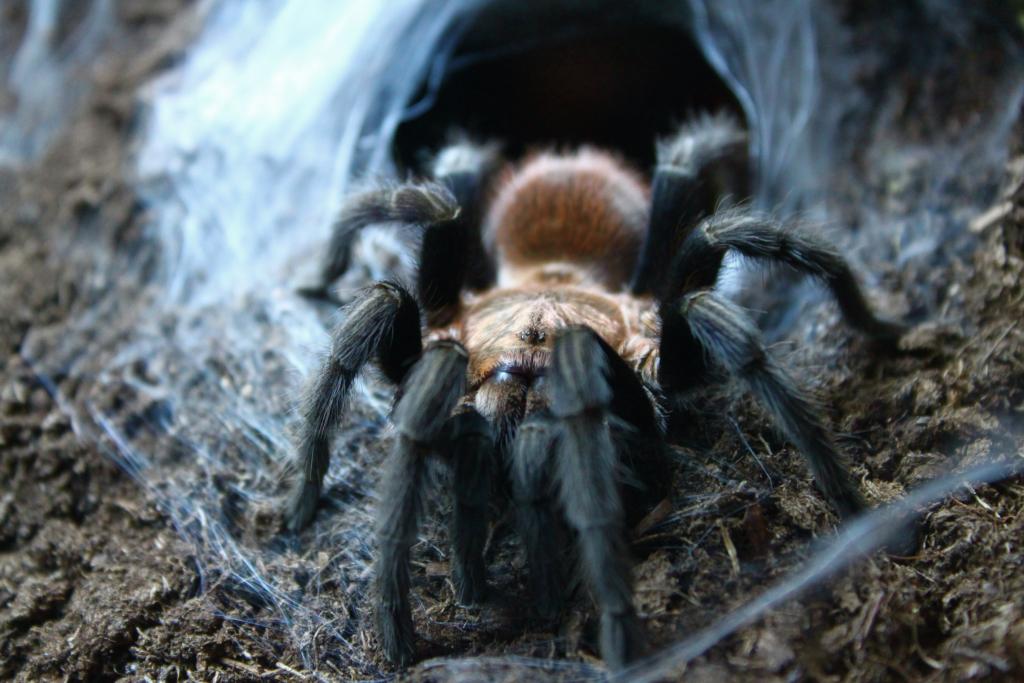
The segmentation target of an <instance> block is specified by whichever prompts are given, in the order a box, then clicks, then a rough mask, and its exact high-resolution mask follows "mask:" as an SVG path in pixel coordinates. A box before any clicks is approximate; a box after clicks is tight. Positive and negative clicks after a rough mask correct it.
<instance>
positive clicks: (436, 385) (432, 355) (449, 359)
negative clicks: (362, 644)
mask: <svg viewBox="0 0 1024 683" xmlns="http://www.w3.org/2000/svg"><path fill="white" fill-rule="evenodd" d="M467 361H468V355H467V353H466V350H465V349H464V348H462V346H461V345H460V344H458V343H456V342H452V341H439V342H433V343H431V344H429V345H427V347H426V348H425V349H424V350H423V354H422V355H421V356H420V359H419V360H418V361H416V364H415V365H414V366H413V367H412V369H411V370H410V371H409V374H408V376H407V377H406V379H405V381H404V382H403V383H402V387H401V398H400V399H399V400H398V403H397V404H396V405H395V410H394V413H393V415H392V422H393V423H394V425H395V441H394V446H393V449H392V451H391V455H390V457H389V458H388V460H387V463H386V465H385V468H384V474H383V480H382V482H381V488H380V502H379V505H378V511H377V514H378V517H377V545H378V547H379V550H380V557H379V558H378V560H377V565H376V572H375V578H376V584H377V591H378V594H379V596H380V604H379V606H378V609H377V632H378V634H379V636H380V640H381V647H382V648H383V649H384V653H385V654H386V655H387V657H388V659H390V660H391V661H392V662H395V663H397V664H401V665H403V666H404V665H406V664H409V663H410V662H411V661H412V659H413V655H414V639H415V634H414V632H413V626H412V613H411V611H410V607H409V549H410V548H411V547H412V545H413V543H414V542H415V540H416V529H417V523H418V519H419V516H420V513H421V511H422V503H423V498H424V496H425V494H426V492H427V491H426V488H427V486H426V485H427V483H428V482H427V476H426V473H427V458H428V456H429V455H430V453H431V452H433V451H435V450H437V449H438V448H439V446H443V444H441V443H440V442H441V441H442V439H440V438H439V437H442V436H443V431H444V427H445V425H446V423H447V419H448V416H449V415H451V413H452V410H453V409H454V408H455V406H456V404H457V403H458V400H459V398H460V397H461V396H462V394H463V392H464V391H465V387H466V364H467Z"/></svg>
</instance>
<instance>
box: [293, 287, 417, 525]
mask: <svg viewBox="0 0 1024 683" xmlns="http://www.w3.org/2000/svg"><path fill="white" fill-rule="evenodd" d="M331 336H332V339H331V349H330V352H329V354H328V356H327V357H326V358H325V359H324V362H323V364H322V366H321V368H320V372H319V374H318V375H317V378H316V380H315V381H314V382H313V383H312V384H311V385H310V386H309V387H308V389H307V390H306V393H305V397H304V400H303V403H302V427H301V431H300V434H299V448H298V458H297V463H296V464H297V469H298V471H297V472H296V473H295V477H294V480H293V482H292V491H291V494H290V496H289V499H288V505H287V508H286V511H285V522H286V525H287V527H288V529H289V530H291V531H293V532H297V531H299V530H301V529H302V528H303V527H305V526H306V525H307V524H309V522H310V520H312V519H313V514H314V513H315V512H316V505H317V501H318V500H319V498H320V488H321V486H322V485H323V480H324V475H325V474H326V473H327V466H328V464H329V462H330V455H331V453H330V438H331V434H332V432H333V430H334V427H335V425H336V424H337V422H338V419H339V417H340V416H341V411H342V409H343V408H344V406H345V400H346V398H347V397H348V393H349V389H350V388H351V387H352V381H353V380H354V379H355V377H356V375H358V374H359V372H360V371H361V370H362V369H363V366H365V365H366V363H367V362H369V361H370V359H371V358H374V357H375V358H376V359H377V362H378V364H379V365H380V367H381V370H382V371H383V372H384V375H385V376H386V377H387V378H388V379H389V380H390V381H391V382H393V383H395V384H398V383H400V382H401V381H402V379H403V378H404V377H405V373H406V371H408V369H409V367H410V366H411V365H412V363H413V362H414V361H415V360H416V358H417V357H418V356H419V354H420V349H421V348H422V341H421V338H420V316H419V308H418V307H417V306H416V302H415V301H414V300H413V298H412V296H411V295H410V294H409V292H407V291H406V290H405V289H403V288H402V287H400V286H399V285H396V284H394V283H390V282H380V283H377V284H375V285H373V286H372V287H370V288H369V289H368V290H367V291H366V292H365V293H364V294H363V295H362V296H361V297H359V298H358V299H356V300H355V301H354V302H353V303H352V304H351V305H350V306H349V307H348V309H347V313H346V315H345V319H344V320H343V321H342V322H341V323H339V324H338V325H337V326H336V327H335V328H334V331H333V333H332V335H331Z"/></svg>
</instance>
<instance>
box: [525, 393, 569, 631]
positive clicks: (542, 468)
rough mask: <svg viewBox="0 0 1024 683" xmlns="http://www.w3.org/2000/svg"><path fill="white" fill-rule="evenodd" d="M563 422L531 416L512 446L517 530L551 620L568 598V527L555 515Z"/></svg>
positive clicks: (544, 415) (539, 608) (544, 414)
mask: <svg viewBox="0 0 1024 683" xmlns="http://www.w3.org/2000/svg"><path fill="white" fill-rule="evenodd" d="M557 439H558V423H557V421H556V420H555V419H554V417H553V416H552V415H551V414H550V413H549V412H548V411H546V410H541V411H537V412H535V413H533V414H532V415H530V416H529V417H527V418H526V419H525V420H524V421H523V423H522V424H521V425H519V429H518V430H517V432H516V437H515V441H514V442H513V444H512V494H513V498H514V500H515V505H516V526H517V527H518V530H519V535H520V537H521V538H522V539H523V545H524V546H525V548H526V560H527V563H528V564H529V567H530V581H531V583H532V584H533V590H534V595H535V596H536V600H537V611H538V612H539V613H540V614H541V616H543V617H545V618H550V617H553V616H555V615H556V614H558V612H559V611H561V608H562V604H563V602H564V598H565V582H564V580H563V579H564V576H563V572H564V569H565V567H564V566H563V564H562V562H561V558H562V555H563V553H564V547H565V546H564V538H563V537H562V536H563V532H564V529H563V528H562V524H561V523H560V521H559V519H558V516H557V515H556V514H555V501H554V495H553V494H554V487H553V486H552V485H551V481H552V474H553V472H552V469H553V463H552V455H553V453H554V448H555V443H556V441H557Z"/></svg>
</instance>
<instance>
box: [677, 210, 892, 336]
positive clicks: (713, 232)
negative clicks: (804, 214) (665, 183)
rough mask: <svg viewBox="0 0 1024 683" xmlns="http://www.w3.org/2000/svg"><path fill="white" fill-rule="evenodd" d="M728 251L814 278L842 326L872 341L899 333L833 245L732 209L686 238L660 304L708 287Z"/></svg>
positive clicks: (756, 215)
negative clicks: (831, 302)
mask: <svg viewBox="0 0 1024 683" xmlns="http://www.w3.org/2000/svg"><path fill="white" fill-rule="evenodd" d="M730 249H735V250H736V251H738V252H739V253H740V254H742V255H743V256H746V257H749V258H755V259H766V260H770V261H777V262H781V263H784V264H786V265H788V266H790V267H792V268H794V269H796V270H797V271H799V272H801V273H804V274H805V275H811V276H813V277H816V278H818V279H819V280H821V281H822V282H823V283H824V284H825V285H826V286H827V287H828V288H829V290H831V292H832V295H833V296H834V297H835V299H836V303H838V304H839V309H840V310H841V311H842V313H843V317H844V318H846V320H847V322H848V323H849V324H850V325H852V326H853V327H855V328H857V329H858V330H860V331H861V332H864V333H865V334H867V335H869V336H870V337H872V338H874V339H876V340H878V341H882V342H888V343H892V342H895V341H897V340H898V339H899V338H900V336H901V335H902V334H903V332H904V331H905V328H904V327H903V326H902V325H900V324H899V323H895V322H892V321H888V320H884V319H882V318H879V317H878V316H876V315H875V314H874V312H872V310H871V307H870V306H869V305H868V303H867V301H866V300H865V299H864V294H863V293H862V292H861V289H860V285H858V284H857V278H856V277H854V275H853V271H852V270H851V269H850V266H849V264H848V263H847V262H846V259H844V258H843V257H842V256H841V255H840V254H839V252H838V251H837V250H836V248H835V247H833V246H832V245H830V244H829V243H828V242H826V241H824V240H821V239H819V238H817V237H815V236H814V235H811V234H809V233H807V232H803V231H800V230H797V229H793V228H783V227H782V226H781V225H779V224H778V223H777V222H775V221H773V220H771V219H769V218H766V217H764V216H762V215H758V214H754V213H751V212H749V211H742V210H736V209H727V210H723V211H719V212H718V213H716V214H714V215H712V216H710V217H708V218H706V219H705V220H703V221H702V222H701V223H700V225H698V226H697V229H695V230H694V231H693V232H691V233H690V234H689V236H688V237H687V238H686V240H685V241H684V242H683V246H682V247H681V249H680V251H679V253H678V254H677V255H676V258H675V260H674V262H673V264H672V269H671V273H670V275H669V278H668V283H669V284H668V292H667V294H666V296H664V297H663V300H674V299H677V298H679V297H680V296H682V295H683V294H686V293H687V292H691V291H694V290H697V289H704V288H706V287H712V286H714V284H715V281H716V280H717V279H718V271H719V270H720V268H721V265H722V259H723V258H724V257H725V254H726V253H727V252H728V251H729V250H730Z"/></svg>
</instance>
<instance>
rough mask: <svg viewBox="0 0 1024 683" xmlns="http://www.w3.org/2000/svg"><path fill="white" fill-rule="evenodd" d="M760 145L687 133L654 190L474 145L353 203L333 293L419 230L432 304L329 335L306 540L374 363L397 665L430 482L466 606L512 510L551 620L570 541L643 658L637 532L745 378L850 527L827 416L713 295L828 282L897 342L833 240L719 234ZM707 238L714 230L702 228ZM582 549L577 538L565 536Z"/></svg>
mask: <svg viewBox="0 0 1024 683" xmlns="http://www.w3.org/2000/svg"><path fill="white" fill-rule="evenodd" d="M744 140H745V136H744V134H743V133H742V131H740V130H739V129H738V127H736V125H735V124H734V123H733V122H732V121H731V120H730V119H727V118H724V117H704V118H700V119H697V120H696V121H694V122H691V123H689V124H687V125H684V126H683V127H682V128H681V129H680V130H679V131H678V132H677V133H676V134H675V135H674V136H673V137H671V138H670V139H668V140H666V141H663V142H662V143H661V144H659V145H658V148H657V158H658V165H657V167H656V170H655V173H654V178H653V181H652V183H651V185H650V187H648V185H647V184H646V183H645V181H644V180H643V178H642V177H641V175H640V174H638V173H637V172H635V171H633V170H631V169H630V168H628V167H627V166H626V165H625V164H624V163H623V162H621V161H620V160H618V159H617V158H616V157H614V156H613V155H611V154H608V153H606V152H603V151H599V150H595V149H588V148H584V149H582V150H579V151H577V152H575V153H571V154H554V153H544V154H538V155H535V156H533V157H530V158H528V159H527V160H526V161H525V162H523V163H521V164H519V165H518V166H516V167H513V168H511V169H506V170H505V171H504V172H503V173H500V172H499V171H500V170H501V167H502V165H503V164H502V162H501V160H500V158H499V154H498V152H497V149H496V148H495V147H493V146H487V145H475V144H472V143H468V142H460V143H458V144H455V145H453V146H451V147H448V148H447V149H445V150H443V151H442V152H441V153H440V154H439V155H438V157H437V158H436V159H435V161H434V164H433V169H432V170H433V174H432V175H433V182H424V183H409V184H400V185H394V186H387V187H379V188H376V189H372V190H369V191H367V192H365V193H362V194H358V195H356V196H354V197H352V198H351V199H350V200H349V201H348V202H347V203H346V205H345V207H344V209H343V210H342V213H341V216H340V218H339V220H338V222H337V225H336V227H335V230H334V233H333V236H332V239H331V243H330V245H329V249H328V253H327V258H326V259H325V265H324V268H323V272H322V279H323V286H324V289H325V290H326V287H327V286H329V285H330V284H331V283H332V282H333V281H334V280H336V279H337V278H338V277H339V276H340V275H341V274H343V273H344V272H345V270H346V268H347V267H348V259H349V248H350V246H351V243H352V241H353V239H354V237H355V236H356V234H357V233H358V232H359V230H360V229H361V228H363V227H365V226H367V225H371V224H383V223H393V224H407V225H414V226H419V227H420V228H421V229H422V242H421V246H420V261H419V269H418V282H417V285H416V289H417V291H416V295H415V296H414V295H413V294H412V293H410V292H409V291H407V290H406V289H404V288H403V287H401V286H399V285H398V284H394V283H390V282H382V283H378V284H376V285H374V286H372V287H370V288H369V289H368V290H367V291H366V292H365V293H363V294H362V295H361V297H360V298H359V299H358V300H356V301H355V302H354V303H352V304H351V305H350V307H349V308H348V311H347V316H346V317H345V319H344V321H343V322H341V323H340V324H339V325H338V326H337V327H336V329H335V330H334V332H333V341H332V348H331V350H330V353H329V356H328V357H327V359H326V360H325V362H324V364H323V367H322V369H321V370H320V373H319V375H318V377H317V379H316V381H315V382H314V383H313V384H312V385H311V387H310V390H309V394H308V399H307V401H306V404H305V407H304V427H303V430H302V433H301V444H300V446H299V453H298V463H299V469H300V473H299V476H297V477H296V482H295V488H294V491H293V493H292V496H291V498H290V502H289V505H288V509H287V524H288V526H289V527H290V528H291V529H292V530H298V529H300V528H301V527H303V526H304V525H306V524H307V523H308V522H309V521H310V519H311V517H312V516H313V514H314V510H315V507H316V503H317V499H318V497H319V495H320V489H321V484H322V482H323V478H324V474H325V472H326V469H327V465H328V458H329V445H330V434H331V428H332V426H333V425H334V424H335V423H336V422H337V420H338V418H339V414H340V412H341V411H342V409H343V404H344V401H345V397H346V395H347V393H348V390H349V387H350V386H351V383H352V381H353V379H354V377H355V376H356V374H357V373H359V372H360V370H361V369H362V368H363V366H364V365H365V364H366V363H367V362H369V361H371V360H376V362H377V364H378V365H379V367H380V369H381V370H382V371H383V374H384V375H385V376H386V377H387V378H388V379H389V380H390V381H391V382H393V383H394V384H395V385H396V386H398V387H399V389H398V394H397V400H396V403H395V406H394V410H393V413H392V417H391V420H392V423H393V425H394V428H395V437H394V447H393V451H392V453H391V455H390V458H389V459H388V461H387V464H386V469H385V472H384V475H383V482H382V484H381V491H380V503H379V506H380V507H379V513H378V522H377V543H378V547H379V553H380V556H379V559H378V561H377V564H376V568H375V576H376V579H375V580H376V588H377V590H378V591H379V604H378V608H377V626H378V634H379V637H380V642H381V645H382V646H383V649H384V652H385V653H386V655H387V657H388V658H389V659H390V660H391V661H393V662H396V663H400V664H406V663H408V662H410V661H411V660H412V658H413V655H414V632H413V625H412V618H411V611H410V605H409V597H408V594H409V550H410V547H411V546H412V544H413V543H414V541H415V538H416V531H417V515H418V511H419V510H420V507H421V501H422V499H423V497H424V495H425V491H424V487H425V485H426V481H427V478H426V476H425V475H426V471H427V464H428V459H429V458H430V457H431V456H438V457H439V458H440V459H441V460H442V461H444V462H446V463H447V464H448V465H449V466H450V468H451V472H452V477H451V479H452V482H453V486H452V496H453V513H452V518H451V539H452V545H453V549H452V561H451V571H452V579H453V583H454V585H455V587H456V591H457V597H458V599H459V600H460V602H462V603H476V602H478V601H480V600H481V599H482V598H483V597H484V592H485V588H486V586H485V583H486V579H485V577H486V572H485V566H484V557H483V550H484V541H485V538H486V534H487V528H488V511H489V505H490V503H491V501H492V496H493V497H495V498H496V499H500V500H506V501H511V503H512V504H513V505H515V507H516V517H517V526H518V531H519V534H520V536H521V538H522V540H523V543H524V545H525V549H526V554H527V560H528V564H529V571H530V574H531V582H532V584H533V588H534V590H535V592H536V599H537V604H538V608H539V610H540V611H541V612H542V613H543V614H547V615H553V614H556V613H557V612H558V610H559V608H560V606H561V603H562V600H563V599H564V597H565V596H564V595H563V592H564V585H565V584H564V582H563V581H562V576H563V572H564V571H565V570H566V567H563V566H562V564H563V563H562V561H561V559H560V558H562V557H563V555H564V552H563V548H564V546H563V544H562V539H563V538H572V539H573V542H574V543H575V547H576V550H577V552H578V556H579V560H578V564H579V565H580V566H581V568H582V571H583V574H584V576H585V579H586V584H587V585H588V587H589V589H590V591H591V593H592V594H593V597H594V599H595V600H596V602H597V604H598V606H599V607H600V610H601V628H600V649H601V654H602V656H603V657H604V660H605V662H606V663H607V664H608V665H609V666H610V667H612V668H617V667H621V666H623V665H625V664H626V663H628V662H629V661H630V660H632V659H634V658H635V657H636V656H638V654H640V652H641V649H642V646H643V638H642V632H641V629H640V626H639V623H638V619H637V616H636V614H635V612H634V609H633V600H632V589H631V582H630V559H629V551H628V539H627V532H626V530H627V529H628V528H629V524H630V521H631V520H632V519H639V517H640V516H641V515H642V514H643V513H644V512H645V508H646V507H650V506H651V505H652V503H656V502H657V501H659V500H660V499H661V498H662V497H663V496H664V495H666V493H667V491H666V488H667V482H668V481H669V476H668V469H667V462H668V461H667V458H666V446H665V436H664V431H665V430H664V423H663V418H662V415H663V410H664V409H668V407H669V403H668V402H667V401H665V400H664V399H665V397H671V396H675V395H680V394H683V393H685V392H690V391H692V390H695V389H699V388H701V387H702V386H706V385H707V384H709V383H711V382H713V381H717V379H718V378H719V377H720V376H721V375H720V373H719V372H717V371H716V368H717V369H724V370H725V371H727V372H729V373H731V374H732V375H735V376H736V377H737V378H739V379H740V380H741V381H742V382H744V383H745V384H746V387H747V388H748V389H749V390H750V391H751V392H752V393H753V394H754V395H755V396H756V397H757V398H758V399H759V400H760V402H761V403H762V405H763V406H764V408H765V409H766V410H767V411H768V413H770V415H771V416H772V418H773V419H774V421H775V422H776V423H777V424H778V426H779V427H780V428H781V431H782V432H783V434H784V435H785V436H786V437H787V438H788V439H789V440H791V441H792V442H793V443H794V444H795V445H796V446H797V447H798V448H799V450H800V452H801V453H803V455H804V457H805V458H806V460H807V464H808V466H809V467H810V469H811V471H812V472H813V474H814V477H815V479H816V481H817V484H818V486H819V487H820V489H821V491H822V492H823V493H824V495H825V496H826V498H827V499H828V500H829V501H830V502H831V504H832V505H833V506H834V507H835V509H836V510H837V511H838V512H839V514H840V515H841V516H842V517H844V518H848V517H850V516H852V515H856V514H857V513H858V512H860V511H861V510H863V509H864V505H865V504H864V500H863V498H862V497H861V494H860V492H859V491H858V488H857V485H856V484H855V482H854V481H853V480H852V479H851V476H850V474H849V472H848V471H847V469H846V468H845V466H844V465H843V461H842V458H841V457H840V454H839V453H838V451H837V449H836V446H835V444H834V442H833V439H832V435H831V434H830V432H829V430H828V429H827V428H826V427H825V425H824V424H823V422H822V419H821V417H820V416H819V414H818V411H817V409H816V408H815V406H814V403H813V402H812V401H811V400H810V399H809V397H808V395H807V394H806V393H805V392H804V391H803V390H802V389H801V388H800V387H799V386H798V384H797V383H796V382H795V381H794V379H793V377H792V376H791V375H790V374H789V373H788V372H787V371H786V369H785V368H784V367H783V366H782V365H780V364H779V363H778V362H777V360H776V359H775V358H773V356H772V354H771V353H770V352H769V351H768V350H767V349H766V348H765V346H764V344H763V342H762V340H761V337H760V335H759V332H758V330H757V328H756V326H755V325H754V323H753V322H752V321H751V319H750V318H749V317H748V316H747V315H746V313H744V312H743V310H741V309H740V308H739V307H738V306H737V305H736V304H734V303H732V302H730V301H729V300H728V299H726V298H724V297H722V296H720V295H719V294H717V293H716V292H715V282H716V279H717V277H718V274H719V270H720V268H721V266H722V262H723V258H724V257H725V255H726V253H727V252H729V251H730V250H735V251H736V252H738V253H739V254H741V255H743V256H746V257H750V258H753V259H763V260H768V261H776V262H781V263H784V264H787V265H789V266H791V267H793V268H795V269H796V270H798V271H801V272H803V273H805V274H808V275H812V276H814V277H816V278H818V279H820V280H821V281H822V282H823V283H824V284H825V285H827V287H828V288H829V289H830V290H831V292H832V294H833V295H834V297H835V299H836V301H837V302H838V304H839V307H840V309H841V310H842V313H843V315H844V317H845V318H846V320H847V321H848V322H849V323H850V324H851V325H853V326H854V327H856V328H858V329H860V330H861V331H863V332H865V333H867V334H868V335H870V336H872V337H874V338H876V339H879V340H882V341H886V342H892V341H894V340H896V339H897V338H898V337H899V336H900V334H901V332H902V327H900V326H899V325H897V324H895V323H891V322H886V321H883V320H881V319H879V318H878V317H876V316H875V315H874V314H873V313H872V311H871V310H870V308H869V306H868V305H867V303H866V302H865V300H864V297H863V296H862V294H861V290H860V288H859V286H858V285H857V282H856V280H855V278H854V276H853V273H852V272H851V270H850V268H849V266H848V265H847V263H846V261H845V260H844V259H843V258H842V257H841V256H840V255H839V254H838V253H837V251H836V250H835V249H834V248H833V247H832V246H830V245H829V244H827V243H824V242H822V241H821V240H820V239H818V238H816V237H814V236H812V235H810V234H806V233H805V232H801V231H799V230H797V229H793V228H783V227H782V226H780V225H778V224H776V223H774V222H772V221H770V220H768V219H766V218H764V217H762V216H758V215H756V214H754V213H752V212H749V211H746V210H742V209H736V208H730V209H723V210H719V211H717V212H710V213H709V207H712V208H713V207H714V203H715V201H716V196H715V195H716V194H717V191H718V190H719V189H721V187H720V186H721V184H722V183H721V182H717V183H716V179H717V180H722V179H723V178H726V179H728V178H733V179H735V177H736V176H734V175H732V176H730V175H729V174H728V173H723V172H722V169H723V168H726V167H727V164H726V163H725V162H726V161H727V160H728V159H729V158H730V156H731V155H734V154H735V153H736V152H737V150H742V149H743V148H744ZM704 216H706V217H704ZM566 532H568V533H566Z"/></svg>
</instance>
